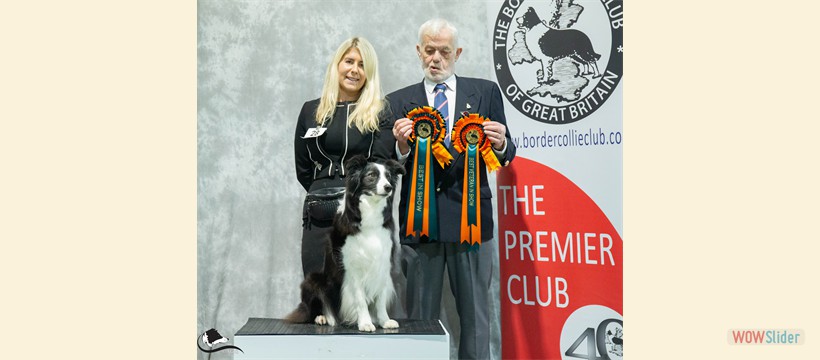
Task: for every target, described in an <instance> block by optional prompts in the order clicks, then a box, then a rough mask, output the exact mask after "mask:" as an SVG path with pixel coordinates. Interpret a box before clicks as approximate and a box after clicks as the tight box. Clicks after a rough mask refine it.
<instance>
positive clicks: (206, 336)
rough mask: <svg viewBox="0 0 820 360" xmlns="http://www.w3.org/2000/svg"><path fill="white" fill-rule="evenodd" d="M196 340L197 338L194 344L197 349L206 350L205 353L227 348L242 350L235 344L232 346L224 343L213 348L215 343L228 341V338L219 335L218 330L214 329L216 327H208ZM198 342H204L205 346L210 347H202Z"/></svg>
mask: <svg viewBox="0 0 820 360" xmlns="http://www.w3.org/2000/svg"><path fill="white" fill-rule="evenodd" d="M196 340H197V342H196V346H197V347H198V348H199V350H201V351H203V352H206V353H214V352H217V351H222V350H227V349H236V350H239V351H242V349H240V348H238V347H236V346H233V345H225V346H221V347H218V348H214V346H216V345H217V344H221V343H226V342H228V338H226V337H223V336H222V335H220V334H219V332H218V331H216V329H210V330H208V331H206V332H204V333H202V335H199V336H197V339H196ZM200 342H201V343H204V344H205V345H206V346H208V348H210V350H209V349H205V348H203V347H202V345H200ZM242 353H244V351H242Z"/></svg>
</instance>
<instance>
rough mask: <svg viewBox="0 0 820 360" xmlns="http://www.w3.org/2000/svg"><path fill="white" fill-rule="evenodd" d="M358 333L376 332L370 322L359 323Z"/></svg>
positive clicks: (374, 326)
mask: <svg viewBox="0 0 820 360" xmlns="http://www.w3.org/2000/svg"><path fill="white" fill-rule="evenodd" d="M359 331H367V332H374V331H376V325H373V323H371V322H366V323H359Z"/></svg>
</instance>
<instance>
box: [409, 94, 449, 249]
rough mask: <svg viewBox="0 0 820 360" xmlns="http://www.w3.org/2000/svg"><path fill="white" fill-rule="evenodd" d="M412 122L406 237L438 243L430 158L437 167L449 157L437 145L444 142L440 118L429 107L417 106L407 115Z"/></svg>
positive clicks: (446, 163) (433, 182) (440, 145)
mask: <svg viewBox="0 0 820 360" xmlns="http://www.w3.org/2000/svg"><path fill="white" fill-rule="evenodd" d="M407 118H408V119H410V120H412V121H413V132H412V133H411V134H410V138H409V139H408V140H409V141H410V142H411V143H413V146H414V147H415V151H414V156H413V170H412V171H411V173H410V174H409V176H412V177H411V178H410V191H409V192H408V195H409V199H408V206H407V233H406V234H405V237H406V238H413V237H415V238H417V239H419V240H424V241H430V240H438V214H437V210H436V193H435V178H434V176H433V173H434V172H433V169H432V168H431V167H432V165H433V161H432V159H433V158H435V159H436V161H437V162H438V163H439V165H440V166H441V167H444V166H445V165H449V164H450V162H451V161H453V156H452V155H450V152H449V151H447V149H446V148H445V147H444V146H443V145H442V144H441V143H442V141H444V137H445V135H446V134H445V132H446V130H445V129H444V118H442V116H441V113H439V112H438V110H436V109H435V108H433V107H430V106H422V107H417V108H415V109H413V110H411V111H410V112H409V113H407Z"/></svg>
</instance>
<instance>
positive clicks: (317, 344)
mask: <svg viewBox="0 0 820 360" xmlns="http://www.w3.org/2000/svg"><path fill="white" fill-rule="evenodd" d="M396 321H398V323H399V328H398V329H382V328H377V329H376V331H375V332H372V333H368V332H361V331H359V330H358V329H357V328H355V327H349V326H321V325H314V324H289V323H286V322H284V321H282V320H281V319H267V318H250V319H248V322H247V323H245V325H244V326H242V328H241V329H239V331H237V332H236V334H235V336H234V339H233V340H234V341H233V343H234V345H236V346H238V347H239V348H241V349H242V351H243V352H238V351H237V352H235V354H234V359H236V360H261V359H354V358H355V359H383V358H390V359H449V357H450V337H449V335H448V334H447V331H446V330H445V329H444V326H442V324H441V322H440V321H438V320H405V319H396Z"/></svg>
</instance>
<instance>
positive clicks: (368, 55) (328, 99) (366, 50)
mask: <svg viewBox="0 0 820 360" xmlns="http://www.w3.org/2000/svg"><path fill="white" fill-rule="evenodd" d="M352 49H356V50H358V51H359V55H361V57H362V62H363V63H364V73H365V76H366V80H365V83H364V86H363V87H362V90H361V92H360V93H359V100H358V101H356V109H355V110H353V112H352V113H350V117H349V118H348V119H347V126H349V127H352V126H353V125H354V124H355V125H356V128H358V129H359V131H361V132H362V133H364V132H373V131H375V130H376V129H378V128H379V113H380V112H381V111H382V109H384V102H383V101H382V88H381V85H380V84H381V83H380V81H379V60H378V58H377V57H376V50H374V49H373V45H370V42H368V41H367V40H366V39H365V38H362V37H353V38H350V39H347V40H345V42H343V43H342V44H341V45H339V48H338V49H336V55H335V56H333V61H331V62H330V64H328V65H327V72H325V85H324V86H323V87H322V97H321V99H320V100H319V107H318V108H317V109H316V117H315V119H316V123H317V124H319V125H324V124H325V122H326V121H328V120H330V119H331V118H332V117H333V113H334V112H335V111H336V103H337V102H338V100H339V63H340V62H341V61H342V58H343V57H344V56H345V54H347V52H348V51H350V50H352Z"/></svg>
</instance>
